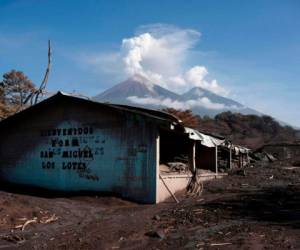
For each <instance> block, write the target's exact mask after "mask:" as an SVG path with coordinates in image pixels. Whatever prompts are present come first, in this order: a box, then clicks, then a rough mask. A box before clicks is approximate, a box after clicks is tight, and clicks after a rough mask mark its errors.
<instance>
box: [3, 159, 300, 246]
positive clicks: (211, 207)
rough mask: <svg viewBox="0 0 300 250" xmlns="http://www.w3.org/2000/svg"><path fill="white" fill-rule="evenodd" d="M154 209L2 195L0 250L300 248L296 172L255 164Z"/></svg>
mask: <svg viewBox="0 0 300 250" xmlns="http://www.w3.org/2000/svg"><path fill="white" fill-rule="evenodd" d="M177 198H178V199H179V200H180V203H178V204H176V203H175V202H174V201H173V200H171V199H170V200H169V201H168V202H166V203H163V204H158V205H141V204H135V203H131V202H128V201H124V200H121V199H118V198H112V197H96V196H76V197H68V198H66V197H65V198H63V197H50V198H49V197H48V198H45V197H38V196H36V195H35V196H33V195H32V196H29V195H24V194H17V193H15V192H14V193H12V192H7V191H1V192H0V249H17V248H18V249H273V250H275V249H300V168H299V167H293V166H290V165H288V164H287V163H279V162H277V163H276V162H275V163H270V164H263V165H262V164H259V163H258V164H256V165H254V166H253V167H248V168H246V169H245V170H234V171H232V172H230V173H229V175H228V176H227V177H225V178H223V179H220V180H214V181H210V182H206V183H204V191H203V193H202V195H201V196H200V197H188V196H186V195H185V194H184V192H183V193H181V194H177Z"/></svg>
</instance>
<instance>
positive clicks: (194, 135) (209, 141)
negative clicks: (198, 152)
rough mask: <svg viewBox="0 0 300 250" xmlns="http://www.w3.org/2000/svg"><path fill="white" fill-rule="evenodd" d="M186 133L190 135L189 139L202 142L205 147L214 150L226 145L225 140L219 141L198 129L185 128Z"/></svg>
mask: <svg viewBox="0 0 300 250" xmlns="http://www.w3.org/2000/svg"><path fill="white" fill-rule="evenodd" d="M184 129H185V132H186V133H187V134H189V138H190V139H192V140H196V141H201V144H202V145H203V146H206V147H209V148H212V147H216V146H219V145H221V144H223V143H224V141H225V140H224V139H219V138H216V137H213V136H211V135H206V134H203V133H201V132H199V131H198V130H196V129H192V128H188V127H185V128H184Z"/></svg>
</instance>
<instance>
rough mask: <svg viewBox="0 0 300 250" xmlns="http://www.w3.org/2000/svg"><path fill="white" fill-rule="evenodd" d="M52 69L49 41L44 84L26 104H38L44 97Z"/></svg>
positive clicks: (25, 101)
mask: <svg viewBox="0 0 300 250" xmlns="http://www.w3.org/2000/svg"><path fill="white" fill-rule="evenodd" d="M50 69H51V42H50V40H48V65H47V68H46V72H45V75H44V78H43V80H42V83H41V85H40V87H39V88H38V89H36V90H35V91H34V92H33V93H32V94H31V95H30V96H28V98H26V99H25V100H24V104H26V103H28V102H30V105H33V104H37V103H38V101H39V99H40V98H42V97H43V95H44V94H45V90H46V86H47V82H48V78H49V74H50Z"/></svg>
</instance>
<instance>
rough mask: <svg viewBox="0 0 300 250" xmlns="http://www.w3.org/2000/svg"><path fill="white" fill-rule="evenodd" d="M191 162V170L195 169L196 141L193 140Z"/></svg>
mask: <svg viewBox="0 0 300 250" xmlns="http://www.w3.org/2000/svg"><path fill="white" fill-rule="evenodd" d="M192 164H193V171H194V172H195V171H196V141H194V142H193V160H192Z"/></svg>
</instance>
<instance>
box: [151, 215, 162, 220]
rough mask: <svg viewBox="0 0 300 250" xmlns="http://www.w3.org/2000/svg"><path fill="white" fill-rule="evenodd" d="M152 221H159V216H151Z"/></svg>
mask: <svg viewBox="0 0 300 250" xmlns="http://www.w3.org/2000/svg"><path fill="white" fill-rule="evenodd" d="M152 219H153V220H160V216H159V215H155V216H153V218H152Z"/></svg>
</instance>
